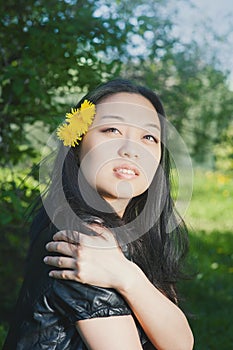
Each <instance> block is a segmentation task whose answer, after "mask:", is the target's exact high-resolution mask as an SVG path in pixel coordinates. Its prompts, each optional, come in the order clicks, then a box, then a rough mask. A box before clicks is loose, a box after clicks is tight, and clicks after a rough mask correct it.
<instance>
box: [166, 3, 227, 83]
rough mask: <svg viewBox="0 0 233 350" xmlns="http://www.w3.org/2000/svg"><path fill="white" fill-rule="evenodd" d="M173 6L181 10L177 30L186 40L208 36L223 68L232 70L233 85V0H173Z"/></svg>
mask: <svg viewBox="0 0 233 350" xmlns="http://www.w3.org/2000/svg"><path fill="white" fill-rule="evenodd" d="M190 4H191V5H190ZM171 6H172V8H173V9H176V10H178V14H177V17H176V18H175V22H176V27H175V34H176V35H178V36H179V37H180V39H181V40H182V41H184V42H188V41H190V40H191V38H194V39H195V40H196V41H197V42H199V43H203V42H204V40H207V42H208V44H209V45H210V48H211V49H213V50H215V53H216V56H217V57H218V59H219V60H220V63H221V64H220V65H221V68H222V69H223V70H230V71H231V77H230V81H231V86H232V87H233V0H190V1H185V0H172V1H171ZM213 32H214V33H215V34H216V35H218V38H219V40H216V39H215V38H214V36H213ZM207 54H208V53H207Z"/></svg>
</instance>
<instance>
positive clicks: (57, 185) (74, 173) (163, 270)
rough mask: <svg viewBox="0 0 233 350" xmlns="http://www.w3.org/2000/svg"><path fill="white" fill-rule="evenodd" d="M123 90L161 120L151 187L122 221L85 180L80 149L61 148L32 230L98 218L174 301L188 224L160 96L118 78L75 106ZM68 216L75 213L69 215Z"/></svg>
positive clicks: (77, 226)
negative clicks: (173, 181)
mask: <svg viewBox="0 0 233 350" xmlns="http://www.w3.org/2000/svg"><path fill="white" fill-rule="evenodd" d="M119 92H128V93H134V94H140V95H142V96H144V97H145V98H147V99H148V100H149V101H150V102H151V103H152V105H153V106H154V108H155V110H156V111H157V113H158V116H159V118H160V123H161V134H162V135H161V139H162V142H161V159H160V164H159V167H158V169H157V171H156V174H155V176H154V179H153V181H152V183H151V185H150V186H149V188H148V189H147V190H146V191H145V192H144V193H142V194H141V195H139V196H137V197H134V198H132V199H131V201H130V202H129V204H128V205H127V207H126V210H125V212H124V215H123V218H119V216H118V215H117V214H116V213H115V212H113V209H112V208H110V206H109V204H108V203H107V202H106V201H105V200H104V199H102V198H101V197H100V196H99V195H98V193H96V191H95V190H94V189H92V188H91V187H90V186H89V185H88V183H87V182H86V181H85V178H84V177H83V176H82V174H81V172H80V163H79V149H80V148H79V147H80V145H78V146H76V147H71V148H69V149H68V148H67V147H65V146H63V144H61V145H60V149H59V151H58V155H57V158H56V161H55V165H54V169H53V172H52V180H51V185H50V188H49V190H48V193H47V197H46V198H45V200H44V206H43V207H42V208H41V210H40V212H39V215H37V217H36V218H35V220H34V225H33V226H34V227H37V233H39V232H40V231H41V230H42V229H43V228H44V227H42V226H45V225H47V224H48V223H51V222H53V223H55V225H56V226H57V227H58V226H59V227H58V229H59V230H60V229H61V228H64V229H71V230H72V229H73V230H74V229H75V230H78V229H80V225H81V223H82V220H83V221H87V222H88V221H89V222H91V220H93V218H94V219H95V218H98V219H100V220H101V223H102V224H103V225H104V226H106V227H108V228H110V229H111V230H112V231H113V233H115V234H116V238H117V239H118V241H119V244H120V245H121V246H122V247H123V248H124V249H125V247H127V251H128V254H129V255H128V257H129V258H130V259H132V260H133V261H134V262H135V263H136V264H137V265H138V266H139V267H140V268H141V269H142V270H143V271H144V273H145V274H146V275H147V277H148V278H149V280H150V281H151V282H152V283H153V284H154V285H155V286H156V287H157V288H158V289H159V290H160V291H161V292H163V293H164V294H165V295H166V296H167V297H168V298H169V299H170V300H172V301H173V302H175V303H176V302H177V300H178V299H177V293H176V288H175V284H176V282H177V280H178V279H179V278H180V276H181V270H182V261H183V258H184V257H185V255H186V252H187V248H188V239H187V229H186V226H185V224H184V222H183V221H182V220H181V218H179V217H178V216H177V214H176V213H175V208H174V204H173V200H172V198H171V190H170V170H171V167H170V161H169V152H168V149H167V147H166V123H165V118H166V116H165V111H164V108H163V105H162V103H161V101H160V99H159V97H158V96H157V95H156V94H155V93H154V92H153V91H151V90H149V89H147V88H145V87H143V86H138V85H135V84H134V83H132V82H130V81H128V80H124V79H115V80H112V81H109V82H107V83H104V84H101V85H99V86H97V87H96V88H94V89H93V90H92V91H91V92H89V93H88V94H87V95H86V96H84V97H83V98H82V99H81V100H80V101H79V103H78V104H77V105H76V106H75V107H76V108H79V107H80V106H81V104H82V102H83V101H84V100H85V99H88V100H89V101H91V102H93V103H94V104H98V103H100V101H101V100H102V99H103V98H105V97H107V96H110V95H112V94H116V93H119ZM61 159H62V166H61ZM83 189H84V191H83ZM83 194H85V195H83ZM84 197H85V198H84ZM65 202H66V203H65ZM67 203H68V206H67ZM90 203H91V204H90ZM48 209H49V215H48ZM70 212H71V213H74V214H75V215H74V216H72V215H71V216H70V215H69V213H70ZM68 226H69V227H68ZM82 229H83V227H82Z"/></svg>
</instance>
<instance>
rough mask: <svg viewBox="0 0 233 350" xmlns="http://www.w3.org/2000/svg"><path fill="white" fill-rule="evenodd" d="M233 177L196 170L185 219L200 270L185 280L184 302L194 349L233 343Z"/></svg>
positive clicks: (225, 346)
mask: <svg viewBox="0 0 233 350" xmlns="http://www.w3.org/2000/svg"><path fill="white" fill-rule="evenodd" d="M232 198H233V179H230V178H229V177H227V176H224V175H222V174H219V173H212V172H206V173H203V172H200V171H197V172H196V173H195V177H194V192H193V198H192V201H191V204H190V208H189V210H188V212H187V216H186V221H187V222H188V223H189V224H190V225H191V226H192V231H191V233H190V256H189V261H190V265H191V266H192V270H193V271H194V272H196V275H195V277H194V278H193V279H191V280H189V281H186V282H183V283H182V284H181V290H182V292H183V294H184V296H185V298H186V302H185V303H184V305H183V307H184V308H185V310H188V311H189V312H191V313H192V314H193V317H191V318H190V320H189V321H190V324H191V327H192V329H193V333H194V336H195V348H194V349H195V350H219V349H221V350H229V349H232V348H233V332H232V310H233V300H232V299H233V284H232V277H233V250H232V247H233V201H232Z"/></svg>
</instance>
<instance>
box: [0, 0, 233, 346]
mask: <svg viewBox="0 0 233 350" xmlns="http://www.w3.org/2000/svg"><path fill="white" fill-rule="evenodd" d="M0 14H1V15H0V19H1V21H0V23H1V24H0V25H1V28H0V52H1V55H0V62H1V70H0V164H1V168H0V183H1V185H0V193H1V202H0V221H1V234H0V295H1V301H0V346H1V345H2V343H3V340H4V338H5V335H6V332H7V328H8V322H9V319H10V317H11V314H12V310H13V307H14V304H15V301H16V297H17V294H18V291H19V288H20V285H21V283H22V278H23V270H24V260H25V256H26V251H27V247H28V227H29V224H30V220H29V221H26V222H25V218H26V216H27V212H28V209H27V208H28V207H29V205H31V203H33V201H34V200H35V198H36V197H37V196H38V194H39V189H38V174H37V173H36V171H34V172H32V173H30V171H31V169H32V168H33V167H34V168H35V165H36V164H37V163H38V162H39V161H40V159H41V153H40V151H41V148H42V147H43V146H44V144H45V142H46V140H47V137H48V135H49V133H51V132H53V131H54V130H55V128H56V127H57V126H58V124H59V123H60V122H61V121H62V120H63V119H64V116H65V113H66V112H67V111H69V110H70V107H72V106H73V105H74V104H76V102H77V101H78V100H79V98H80V97H81V96H82V95H83V94H84V93H85V92H87V91H88V90H89V89H92V88H93V87H95V86H96V85H97V84H98V83H100V82H104V81H106V80H108V79H110V78H114V77H118V76H121V77H124V78H129V79H132V80H134V81H135V82H137V83H140V84H142V85H147V86H148V87H150V88H151V89H153V90H154V91H156V92H157V93H158V94H159V96H160V97H161V99H162V101H163V104H164V106H165V110H166V111H167V116H168V119H169V120H170V121H171V122H172V123H173V125H174V126H175V127H176V128H177V130H178V131H179V133H180V135H182V137H183V139H184V140H185V143H186V145H187V147H188V150H189V153H190V155H191V157H192V162H193V168H194V184H193V185H194V186H193V196H192V200H191V203H190V205H189V208H188V210H187V212H186V215H185V220H186V222H187V224H188V226H189V227H190V257H189V264H190V266H192V274H193V277H192V278H191V279H190V280H187V281H183V282H181V283H180V290H181V294H182V295H184V297H185V300H184V302H183V304H182V308H183V309H184V310H185V311H186V312H188V314H190V317H189V321H190V324H191V327H192V329H193V332H194V336H195V349H196V350H209V349H211V350H215V349H216V350H217V349H218V350H219V349H221V350H226V349H227V350H229V349H230V348H232V344H233V332H232V329H231V324H232V319H231V312H230V310H232V306H233V303H232V295H233V290H232V276H233V264H232V260H233V252H232V247H233V201H232V196H233V176H232V175H233V58H232V57H233V3H232V1H231V0H221V1H220V0H215V1H214V2H213V1H211V0H205V1H201V0H193V1H191V0H190V1H189V0H187V1H184V0H176V1H175V0H134V1H128V0H85V1H84V0H49V1H46V0H35V1H33V0H18V1H14V0H8V1H3V0H0Z"/></svg>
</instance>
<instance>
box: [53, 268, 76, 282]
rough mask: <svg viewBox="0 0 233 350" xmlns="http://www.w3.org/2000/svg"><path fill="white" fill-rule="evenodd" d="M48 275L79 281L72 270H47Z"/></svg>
mask: <svg viewBox="0 0 233 350" xmlns="http://www.w3.org/2000/svg"><path fill="white" fill-rule="evenodd" d="M49 276H50V277H53V278H57V279H62V280H73V281H76V282H77V281H78V282H81V281H80V280H79V279H78V277H77V273H75V272H74V271H72V270H61V271H59V270H52V271H50V272H49Z"/></svg>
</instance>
